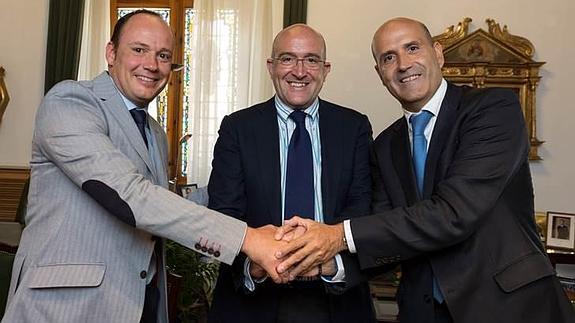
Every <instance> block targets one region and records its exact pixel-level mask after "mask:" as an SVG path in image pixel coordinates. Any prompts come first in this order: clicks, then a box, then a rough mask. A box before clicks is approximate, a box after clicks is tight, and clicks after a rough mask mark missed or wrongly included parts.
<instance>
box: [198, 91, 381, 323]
mask: <svg viewBox="0 0 575 323" xmlns="http://www.w3.org/2000/svg"><path fill="white" fill-rule="evenodd" d="M319 127H320V137H321V156H322V176H321V181H322V185H321V186H322V198H323V201H322V203H323V214H324V222H326V223H338V222H341V221H343V220H344V219H348V218H350V217H356V216H361V215H366V214H369V211H370V203H371V177H370V166H369V149H370V144H371V142H372V132H371V126H370V124H369V121H368V119H367V117H366V116H365V115H362V114H360V113H358V112H356V111H354V110H351V109H347V108H344V107H341V106H338V105H335V104H332V103H329V102H327V101H323V100H320V103H319ZM278 131H279V130H278V121H277V112H276V108H275V104H274V99H273V98H272V99H270V100H268V101H266V102H264V103H261V104H258V105H255V106H252V107H250V108H247V109H244V110H240V111H238V112H235V113H233V114H231V115H230V116H227V117H226V118H224V120H223V121H222V124H221V127H220V131H219V137H218V141H217V143H216V146H215V148H214V160H213V164H212V166H213V170H212V174H211V176H210V182H209V185H208V191H209V196H210V201H209V207H210V208H212V209H214V210H217V211H219V212H222V213H225V214H228V215H230V216H233V217H235V218H238V219H241V220H242V221H246V222H247V224H248V225H249V226H251V227H260V226H263V225H266V224H273V225H276V226H279V225H281V224H282V212H281V187H280V161H279V132H278ZM342 257H344V259H345V262H346V267H345V268H346V277H350V279H353V277H357V276H359V266H358V263H357V260H355V261H352V260H351V258H355V257H353V256H351V255H350V254H348V253H343V254H342ZM244 260H245V257H241V256H240V257H238V258H237V259H236V261H235V262H234V264H233V265H232V266H231V267H230V266H226V265H222V266H221V270H220V275H219V278H218V282H217V285H216V290H215V293H214V300H213V304H212V309H211V311H210V321H212V322H275V321H276V318H277V307H278V300H279V297H280V296H281V294H282V290H283V288H281V287H278V286H277V285H275V284H274V283H273V282H272V281H271V280H270V279H268V280H267V281H266V282H265V283H263V284H261V285H258V286H257V287H256V290H255V291H254V292H253V293H248V292H247V291H246V289H245V287H244V283H243V278H244V277H243V264H244ZM354 263H355V267H354ZM324 285H325V286H326V293H328V295H329V296H328V297H329V306H330V309H329V310H330V312H331V317H332V319H333V322H342V323H343V322H374V314H373V310H372V303H371V298H370V294H369V289H368V286H367V284H366V283H361V284H359V285H357V286H356V287H353V288H350V289H348V290H346V291H345V292H343V293H341V290H340V289H337V288H331V286H329V285H328V284H324Z"/></svg>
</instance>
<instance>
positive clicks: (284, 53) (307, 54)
mask: <svg viewBox="0 0 575 323" xmlns="http://www.w3.org/2000/svg"><path fill="white" fill-rule="evenodd" d="M283 55H290V56H293V57H298V56H297V55H296V54H295V53H293V52H282V53H279V54H278V55H277V57H280V56H283ZM303 57H304V58H305V57H317V58H321V55H318V54H314V53H306V54H305V55H304V56H303Z"/></svg>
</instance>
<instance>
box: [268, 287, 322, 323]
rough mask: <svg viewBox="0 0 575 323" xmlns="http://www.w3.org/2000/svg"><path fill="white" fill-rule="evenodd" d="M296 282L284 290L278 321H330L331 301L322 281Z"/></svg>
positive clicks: (297, 322) (315, 322) (289, 322)
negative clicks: (329, 301)
mask: <svg viewBox="0 0 575 323" xmlns="http://www.w3.org/2000/svg"><path fill="white" fill-rule="evenodd" d="M305 284H306V285H309V286H300V285H304V284H299V285H298V284H295V285H296V286H291V287H285V288H284V289H283V290H282V296H281V298H280V303H279V308H278V320H277V323H309V322H314V323H329V322H330V321H331V320H330V314H329V303H328V298H327V294H326V291H325V289H324V287H323V286H322V283H321V282H319V281H318V282H310V283H307V282H306V283H305Z"/></svg>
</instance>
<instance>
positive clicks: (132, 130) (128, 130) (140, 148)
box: [94, 72, 155, 174]
mask: <svg viewBox="0 0 575 323" xmlns="http://www.w3.org/2000/svg"><path fill="white" fill-rule="evenodd" d="M94 92H95V93H96V94H97V95H98V96H99V97H100V100H102V101H103V102H104V103H103V104H104V106H106V107H107V109H108V111H110V114H111V115H112V116H113V117H114V118H116V119H117V120H118V122H119V123H120V124H121V125H123V127H121V128H122V131H124V133H125V134H126V136H127V137H128V140H129V141H130V143H132V146H133V147H134V149H135V150H136V151H137V152H138V155H140V157H141V158H142V160H143V161H144V163H146V166H148V169H149V170H150V172H152V174H154V173H155V171H154V167H153V166H152V161H151V160H150V156H149V154H148V149H147V148H146V145H145V144H144V141H143V140H141V135H140V132H139V131H138V127H137V126H136V123H134V120H133V119H132V116H131V115H130V112H129V111H128V109H126V106H125V103H124V101H123V100H122V97H121V96H120V94H119V93H118V89H116V86H115V85H114V83H113V81H112V78H111V77H110V76H109V75H108V73H107V72H103V73H102V74H100V75H98V77H96V78H95V79H94Z"/></svg>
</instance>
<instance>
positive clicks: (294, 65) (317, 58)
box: [268, 54, 331, 70]
mask: <svg viewBox="0 0 575 323" xmlns="http://www.w3.org/2000/svg"><path fill="white" fill-rule="evenodd" d="M282 57H289V58H291V59H293V60H294V61H295V63H293V65H292V64H289V65H286V64H284V63H283V62H282V60H281V58H282ZM310 58H313V59H316V60H317V63H318V64H317V65H315V66H309V65H306V63H305V62H306V59H310ZM274 61H276V62H279V64H280V65H281V66H283V67H286V68H294V67H296V66H297V64H298V63H299V62H300V61H301V63H302V65H303V67H305V68H306V69H308V70H317V69H319V68H320V66H322V65H323V66H324V67H325V66H329V65H331V63H330V62H328V61H326V60H323V59H320V58H319V57H318V56H314V55H308V56H306V57H297V56H295V55H292V54H282V55H280V56H278V57H270V58H268V63H272V62H274Z"/></svg>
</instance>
